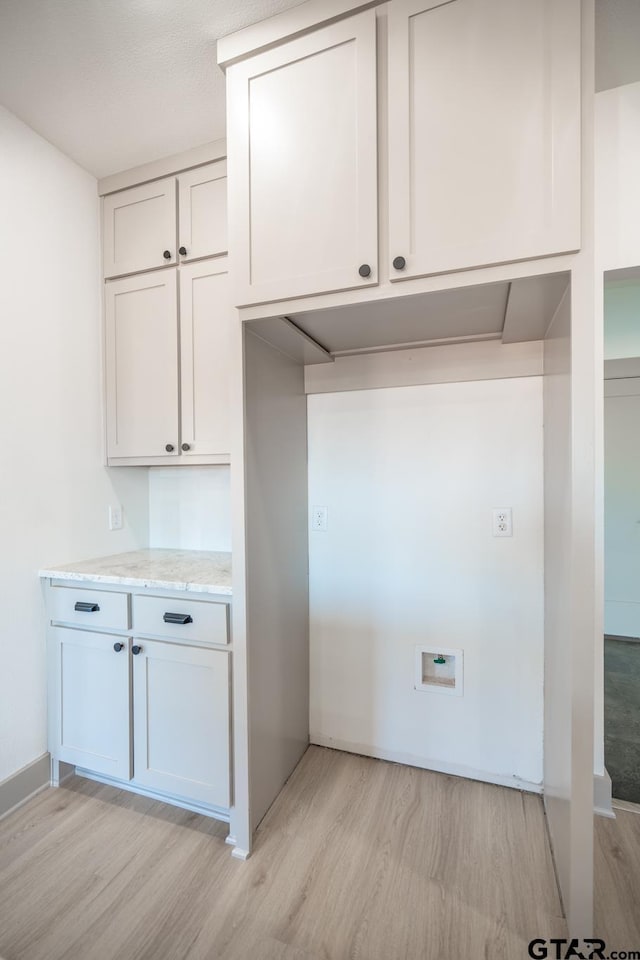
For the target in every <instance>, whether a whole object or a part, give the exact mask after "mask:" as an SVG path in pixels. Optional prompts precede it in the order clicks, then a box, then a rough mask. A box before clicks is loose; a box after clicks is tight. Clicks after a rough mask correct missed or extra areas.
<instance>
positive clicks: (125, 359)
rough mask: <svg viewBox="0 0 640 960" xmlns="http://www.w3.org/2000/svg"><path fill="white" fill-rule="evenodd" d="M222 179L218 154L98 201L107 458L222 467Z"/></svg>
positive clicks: (225, 322)
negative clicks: (214, 158)
mask: <svg viewBox="0 0 640 960" xmlns="http://www.w3.org/2000/svg"><path fill="white" fill-rule="evenodd" d="M133 176H135V173H134V174H133ZM226 182H227V181H226V161H225V160H224V159H220V160H217V161H215V162H213V163H208V164H203V165H201V166H197V167H194V168H193V169H188V170H185V171H183V172H180V173H177V174H176V175H174V176H170V177H163V178H161V179H158V180H153V181H152V182H150V183H145V184H141V185H139V186H133V187H129V188H127V189H124V190H117V191H114V192H112V193H109V194H107V195H106V196H105V197H104V201H103V234H104V236H103V250H104V273H105V287H104V305H105V311H104V312H105V385H106V404H105V406H106V415H107V426H106V434H107V440H106V445H107V462H108V463H109V464H110V465H111V466H118V465H135V464H140V465H145V464H149V465H153V464H175V465H177V464H186V463H192V464H193V463H195V464H207V463H210V464H220V463H229V460H230V443H229V369H228V367H229V364H228V359H229V336H230V329H231V324H232V322H233V311H232V309H231V303H230V297H229V292H228V277H227V271H228V267H227V257H226V249H227V203H226Z"/></svg>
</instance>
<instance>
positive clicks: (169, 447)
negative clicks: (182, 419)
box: [165, 443, 175, 453]
mask: <svg viewBox="0 0 640 960" xmlns="http://www.w3.org/2000/svg"><path fill="white" fill-rule="evenodd" d="M165 450H166V451H167V453H173V451H174V450H175V447H174V445H173V444H172V443H167V444H166V446H165Z"/></svg>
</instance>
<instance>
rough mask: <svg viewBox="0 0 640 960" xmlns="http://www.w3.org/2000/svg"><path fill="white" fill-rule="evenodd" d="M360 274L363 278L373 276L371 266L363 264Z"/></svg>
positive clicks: (359, 270)
mask: <svg viewBox="0 0 640 960" xmlns="http://www.w3.org/2000/svg"><path fill="white" fill-rule="evenodd" d="M358 273H359V274H360V276H361V277H370V276H371V267H370V266H369V264H368V263H363V264H362V265H361V266H360V267H359V269H358Z"/></svg>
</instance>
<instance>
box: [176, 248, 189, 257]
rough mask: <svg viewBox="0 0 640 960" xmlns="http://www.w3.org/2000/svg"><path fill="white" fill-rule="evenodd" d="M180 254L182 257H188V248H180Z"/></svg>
mask: <svg viewBox="0 0 640 960" xmlns="http://www.w3.org/2000/svg"><path fill="white" fill-rule="evenodd" d="M178 253H179V254H180V256H181V257H186V255H187V248H186V247H179V248H178Z"/></svg>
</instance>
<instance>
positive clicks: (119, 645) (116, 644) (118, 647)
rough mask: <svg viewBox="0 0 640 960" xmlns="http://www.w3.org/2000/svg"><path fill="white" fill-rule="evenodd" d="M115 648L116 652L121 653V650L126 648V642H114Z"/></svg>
mask: <svg viewBox="0 0 640 960" xmlns="http://www.w3.org/2000/svg"><path fill="white" fill-rule="evenodd" d="M113 649H114V650H115V652H116V653H120V651H121V650H124V643H114V645H113Z"/></svg>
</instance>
